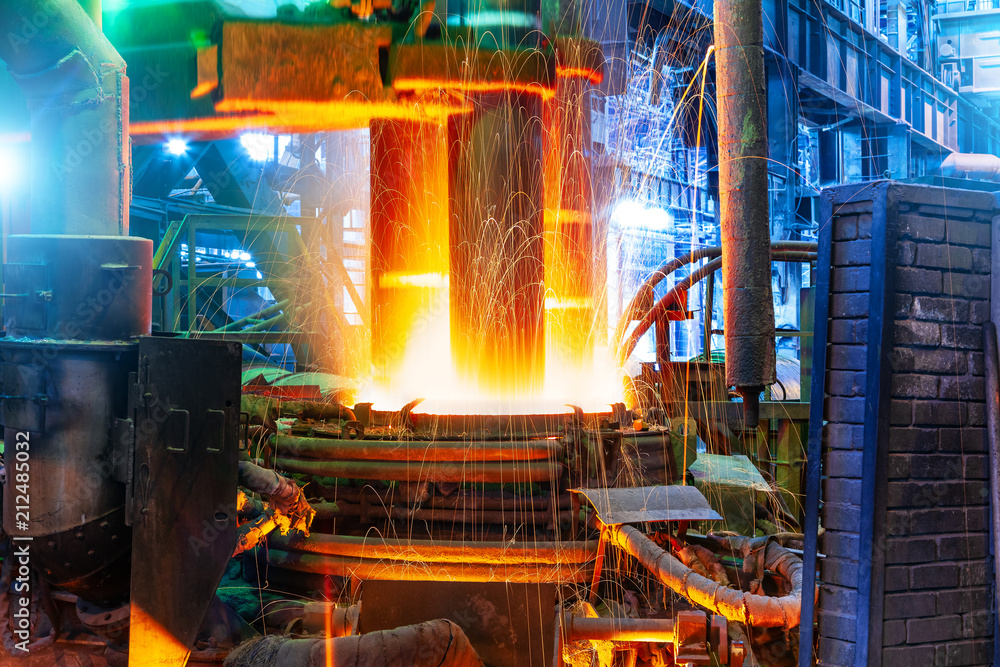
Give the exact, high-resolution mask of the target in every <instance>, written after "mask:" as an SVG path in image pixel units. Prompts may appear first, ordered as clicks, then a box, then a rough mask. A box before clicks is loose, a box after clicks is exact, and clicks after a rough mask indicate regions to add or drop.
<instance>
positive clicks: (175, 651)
mask: <svg viewBox="0 0 1000 667" xmlns="http://www.w3.org/2000/svg"><path fill="white" fill-rule="evenodd" d="M190 653H191V649H190V648H189V647H187V646H184V645H183V644H182V643H181V642H179V641H178V640H177V638H176V637H174V636H173V635H172V634H171V633H170V632H169V631H168V630H167V629H166V628H164V627H163V625H162V624H161V623H160V622H159V621H157V620H156V619H155V618H154V617H153V615H152V614H150V613H147V612H146V610H145V609H143V608H142V607H140V606H139V605H138V604H136V603H135V601H134V600H133V602H132V608H131V611H130V619H129V652H128V664H129V667H142V666H144V665H183V664H186V663H187V658H188V655H189V654H190Z"/></svg>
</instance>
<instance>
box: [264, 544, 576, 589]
mask: <svg viewBox="0 0 1000 667" xmlns="http://www.w3.org/2000/svg"><path fill="white" fill-rule="evenodd" d="M267 561H268V563H269V564H270V565H271V566H273V567H280V568H284V569H287V570H294V571H297V572H308V573H312V574H323V575H329V576H337V577H358V578H360V579H388V580H392V581H470V582H476V581H484V582H486V581H505V582H507V583H518V584H546V583H556V584H566V583H581V582H585V581H589V576H590V573H591V571H592V568H591V567H590V566H588V565H587V564H586V563H569V564H555V565H553V564H545V563H522V564H519V565H514V564H505V563H429V562H419V561H389V560H377V559H368V558H354V557H350V556H328V555H325V554H309V553H301V552H297V551H284V550H282V549H273V548H272V549H268V552H267Z"/></svg>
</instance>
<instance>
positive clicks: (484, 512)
mask: <svg viewBox="0 0 1000 667" xmlns="http://www.w3.org/2000/svg"><path fill="white" fill-rule="evenodd" d="M380 507H381V506H380V505H376V506H374V508H372V507H371V506H369V507H368V508H367V509H366V508H365V506H363V505H362V504H360V503H352V502H344V501H337V502H336V503H327V502H314V503H313V504H312V508H313V509H314V510H315V511H316V516H315V520H316V521H324V520H325V521H330V520H334V519H339V518H352V519H353V518H362V517H366V520H368V521H374V520H375V519H377V518H382V519H384V518H386V517H388V518H389V519H394V520H397V521H414V522H415V521H425V522H430V521H437V522H441V523H443V524H451V525H454V524H469V525H474V526H479V527H482V526H483V525H485V524H497V525H515V524H530V525H533V526H538V525H542V526H547V525H549V524H552V523H554V522H556V521H558V522H559V523H560V524H566V523H569V521H570V519H571V517H572V512H570V511H569V510H560V511H559V512H558V514H553V513H552V512H551V511H548V510H538V509H535V510H533V509H530V508H528V509H524V508H515V509H508V510H488V509H479V508H464V509H407V508H406V507H390V508H388V511H385V512H380Z"/></svg>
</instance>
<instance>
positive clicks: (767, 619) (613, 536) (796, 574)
mask: <svg viewBox="0 0 1000 667" xmlns="http://www.w3.org/2000/svg"><path fill="white" fill-rule="evenodd" d="M608 530H609V537H610V540H611V542H612V544H614V545H615V546H616V547H618V548H619V549H621V550H622V551H624V552H625V553H627V554H629V555H630V556H632V557H634V558H635V559H637V560H638V561H639V562H640V563H642V564H643V565H644V566H645V567H646V568H647V569H649V571H650V572H651V573H652V574H653V575H654V576H656V578H658V579H659V580H660V581H661V582H662V583H663V584H665V585H666V586H668V587H670V589H671V590H673V591H675V592H677V593H679V594H681V595H683V596H684V597H685V598H687V599H688V600H690V601H691V602H693V603H695V604H697V605H699V606H701V607H704V608H705V609H708V610H710V611H712V612H714V613H716V614H721V615H722V616H724V617H726V618H727V619H728V620H730V621H737V622H740V623H747V624H749V625H756V626H759V627H783V628H785V629H791V628H794V627H797V626H798V624H799V616H800V614H801V607H802V560H801V559H800V558H798V557H797V556H795V555H794V554H792V553H791V552H790V551H788V550H787V549H785V548H784V547H781V546H779V545H777V544H774V543H766V544H765V546H764V549H765V551H764V567H765V568H766V569H768V570H772V571H774V572H777V573H778V574H780V575H782V576H783V577H784V578H785V579H786V580H787V581H788V583H789V585H790V591H789V593H788V594H787V595H784V596H782V597H770V596H767V595H755V594H753V593H747V592H745V591H740V590H735V589H732V588H728V587H726V586H721V585H719V584H718V583H716V582H714V581H712V580H711V579H708V578H707V577H703V576H701V575H700V574H696V573H695V572H694V571H693V570H691V568H689V567H687V566H685V565H684V564H683V563H681V562H680V561H679V560H677V559H676V558H674V557H673V556H672V555H671V554H670V553H668V552H666V551H664V550H663V549H662V548H660V546H659V545H657V544H656V543H655V542H653V541H652V540H651V539H649V538H648V537H646V536H645V535H643V534H642V533H641V532H639V531H638V530H636V529H635V528H633V527H632V526H626V525H619V526H610V527H609V528H608ZM726 539H728V540H730V542H729V544H730V546H731V548H732V549H733V550H734V551H741V550H743V549H744V548H745V547H747V546H749V545H751V544H752V543H751V541H750V540H745V541H741V540H738V539H737V538H726Z"/></svg>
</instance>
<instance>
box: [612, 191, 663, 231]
mask: <svg viewBox="0 0 1000 667" xmlns="http://www.w3.org/2000/svg"><path fill="white" fill-rule="evenodd" d="M611 220H612V222H613V223H616V224H617V225H618V226H619V227H642V228H645V229H653V230H660V231H667V230H668V229H669V228H670V214H669V213H667V212H666V211H665V210H663V209H662V208H659V207H655V206H648V205H646V204H644V203H642V202H639V201H636V200H635V199H626V200H624V201H621V202H619V203H618V205H617V206H615V208H614V211H612V212H611Z"/></svg>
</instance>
